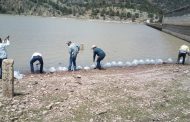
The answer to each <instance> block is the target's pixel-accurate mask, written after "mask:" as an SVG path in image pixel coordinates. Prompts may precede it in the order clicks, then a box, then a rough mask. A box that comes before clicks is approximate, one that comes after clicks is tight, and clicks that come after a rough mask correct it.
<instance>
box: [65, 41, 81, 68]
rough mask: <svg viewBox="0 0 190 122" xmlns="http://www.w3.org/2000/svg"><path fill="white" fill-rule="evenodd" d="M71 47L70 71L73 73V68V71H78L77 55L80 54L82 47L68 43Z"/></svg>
mask: <svg viewBox="0 0 190 122" xmlns="http://www.w3.org/2000/svg"><path fill="white" fill-rule="evenodd" d="M66 44H67V45H68V47H69V56H70V57H69V67H68V71H72V66H73V71H76V59H77V54H78V53H79V50H80V46H79V45H77V44H75V43H73V42H71V41H68V42H67V43H66Z"/></svg>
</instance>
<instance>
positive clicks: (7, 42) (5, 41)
mask: <svg viewBox="0 0 190 122" xmlns="http://www.w3.org/2000/svg"><path fill="white" fill-rule="evenodd" d="M3 44H4V46H9V45H10V41H9V36H7V38H5V39H4V41H3Z"/></svg>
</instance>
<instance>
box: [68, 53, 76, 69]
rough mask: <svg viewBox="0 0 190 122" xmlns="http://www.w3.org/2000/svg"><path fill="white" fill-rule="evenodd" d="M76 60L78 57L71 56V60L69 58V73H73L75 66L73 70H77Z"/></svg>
mask: <svg viewBox="0 0 190 122" xmlns="http://www.w3.org/2000/svg"><path fill="white" fill-rule="evenodd" d="M76 58H77V56H70V58H69V67H68V70H69V71H71V67H72V65H73V70H76Z"/></svg>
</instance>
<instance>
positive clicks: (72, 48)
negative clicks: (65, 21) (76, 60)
mask: <svg viewBox="0 0 190 122" xmlns="http://www.w3.org/2000/svg"><path fill="white" fill-rule="evenodd" d="M79 50H80V46H79V45H77V44H75V43H71V45H70V46H69V55H70V56H74V57H75V56H77V54H78V53H79Z"/></svg>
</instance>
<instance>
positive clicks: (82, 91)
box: [0, 64, 190, 122]
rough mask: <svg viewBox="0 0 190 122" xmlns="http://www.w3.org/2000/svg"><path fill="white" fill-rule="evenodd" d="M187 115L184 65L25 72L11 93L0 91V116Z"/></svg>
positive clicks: (159, 119)
mask: <svg viewBox="0 0 190 122" xmlns="http://www.w3.org/2000/svg"><path fill="white" fill-rule="evenodd" d="M1 89H2V88H0V91H2V90H1ZM0 95H1V92H0ZM189 120H190V65H184V66H183V65H174V64H164V65H144V66H137V67H128V68H127V67H126V68H110V69H106V70H101V71H99V70H90V71H84V70H81V71H77V72H60V73H54V74H43V75H39V74H34V75H31V74H29V75H27V76H25V77H24V79H22V80H15V97H14V98H12V99H8V98H3V97H2V95H1V96H0V122H1V121H2V122H4V121H15V122H16V121H17V122H20V121H27V122H31V121H32V122H42V121H43V122H62V121H64V122H67V121H68V122H71V121H72V122H97V121H98V122H101V121H102V122H103V121H104V122H134V121H136V122H151V121H153V122H165V121H168V122H169V121H170V122H188V121H189Z"/></svg>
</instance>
